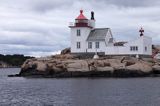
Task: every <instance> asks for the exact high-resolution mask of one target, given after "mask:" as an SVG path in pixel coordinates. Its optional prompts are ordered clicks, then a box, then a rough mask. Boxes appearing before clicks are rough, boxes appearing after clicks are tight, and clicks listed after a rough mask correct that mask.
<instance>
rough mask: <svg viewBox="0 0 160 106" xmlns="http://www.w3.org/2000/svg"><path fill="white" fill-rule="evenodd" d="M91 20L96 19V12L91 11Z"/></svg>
mask: <svg viewBox="0 0 160 106" xmlns="http://www.w3.org/2000/svg"><path fill="white" fill-rule="evenodd" d="M91 20H94V12H93V11H92V12H91Z"/></svg>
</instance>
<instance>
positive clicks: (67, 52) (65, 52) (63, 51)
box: [61, 48, 71, 54]
mask: <svg viewBox="0 0 160 106" xmlns="http://www.w3.org/2000/svg"><path fill="white" fill-rule="evenodd" d="M69 53H71V48H66V49H64V50H62V51H61V54H69Z"/></svg>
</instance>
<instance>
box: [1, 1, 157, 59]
mask: <svg viewBox="0 0 160 106" xmlns="http://www.w3.org/2000/svg"><path fill="white" fill-rule="evenodd" d="M0 2H1V3H0V53H2V54H25V55H35V56H43V55H51V54H53V53H55V52H56V51H59V50H61V49H63V48H66V47H69V46H70V35H69V33H70V29H69V28H68V23H69V22H71V21H74V19H75V18H76V17H77V16H78V14H79V10H80V9H84V14H85V15H86V16H87V17H88V18H90V11H95V18H96V26H97V27H109V28H111V29H112V32H113V34H114V37H116V38H117V40H130V39H134V37H136V36H139V32H138V30H139V28H140V27H141V26H143V27H144V29H145V34H146V35H148V36H151V37H153V42H154V43H156V44H158V43H159V42H158V41H159V40H160V32H159V29H160V27H159V24H160V15H159V14H158V13H160V2H159V0H154V1H152V0H141V1H139V0H134V1H133V0H99V1H98V2H97V0H92V1H89V0H0Z"/></svg>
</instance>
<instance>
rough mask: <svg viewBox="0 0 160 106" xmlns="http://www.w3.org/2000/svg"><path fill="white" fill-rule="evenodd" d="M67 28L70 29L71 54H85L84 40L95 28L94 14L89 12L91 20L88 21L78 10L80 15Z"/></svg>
mask: <svg viewBox="0 0 160 106" xmlns="http://www.w3.org/2000/svg"><path fill="white" fill-rule="evenodd" d="M69 27H70V29H71V30H70V31H71V32H70V33H71V52H72V53H76V52H79V53H82V52H83V53H84V52H87V48H86V45H87V44H86V39H87V37H88V35H89V33H90V32H91V30H92V29H93V28H94V27H95V19H94V12H91V19H90V20H89V19H87V18H86V16H85V15H84V14H83V10H80V14H79V15H78V17H77V18H76V19H75V22H74V23H73V24H72V25H70V26H69Z"/></svg>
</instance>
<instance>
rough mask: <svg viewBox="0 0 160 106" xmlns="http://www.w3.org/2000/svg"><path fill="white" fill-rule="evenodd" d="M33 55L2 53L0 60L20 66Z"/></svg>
mask: <svg viewBox="0 0 160 106" xmlns="http://www.w3.org/2000/svg"><path fill="white" fill-rule="evenodd" d="M30 58H34V57H30V56H24V55H19V54H14V55H2V54H0V61H2V62H5V63H7V64H9V65H12V66H18V67H19V66H21V65H22V64H23V63H24V61H25V60H26V59H30Z"/></svg>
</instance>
